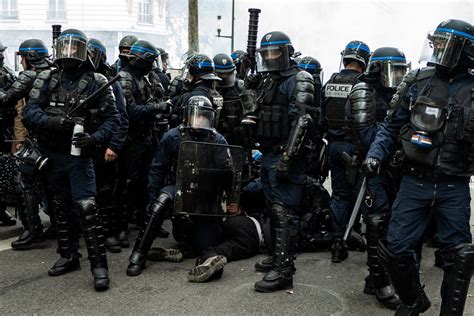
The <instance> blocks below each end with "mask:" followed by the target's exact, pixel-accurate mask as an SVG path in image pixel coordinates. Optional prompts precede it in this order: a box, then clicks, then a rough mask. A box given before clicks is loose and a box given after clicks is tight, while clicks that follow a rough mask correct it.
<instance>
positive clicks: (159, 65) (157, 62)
mask: <svg viewBox="0 0 474 316" xmlns="http://www.w3.org/2000/svg"><path fill="white" fill-rule="evenodd" d="M153 69H157V70H158V71H163V62H162V61H161V56H159V55H158V57H157V58H156V59H155V61H154V62H153Z"/></svg>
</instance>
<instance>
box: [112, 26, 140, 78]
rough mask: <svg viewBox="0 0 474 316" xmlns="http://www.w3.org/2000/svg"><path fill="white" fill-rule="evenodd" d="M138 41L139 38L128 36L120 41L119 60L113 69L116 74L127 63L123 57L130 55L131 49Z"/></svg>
mask: <svg viewBox="0 0 474 316" xmlns="http://www.w3.org/2000/svg"><path fill="white" fill-rule="evenodd" d="M136 41H138V37H136V36H135V35H126V36H124V37H122V39H121V40H120V42H119V58H118V59H117V60H116V61H115V63H114V64H113V65H112V69H113V71H114V72H115V73H116V74H117V73H118V72H119V71H120V70H121V69H122V68H123V67H124V66H125V65H124V63H125V62H126V61H127V59H126V58H123V57H122V56H123V55H128V54H130V49H131V48H132V46H133V44H135V42H136Z"/></svg>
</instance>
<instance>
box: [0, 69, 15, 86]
mask: <svg viewBox="0 0 474 316" xmlns="http://www.w3.org/2000/svg"><path fill="white" fill-rule="evenodd" d="M13 82H15V75H14V74H13V72H12V71H11V70H10V69H8V68H6V66H0V90H3V91H6V90H8V88H10V86H11V85H12V84H13Z"/></svg>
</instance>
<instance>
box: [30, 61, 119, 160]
mask: <svg viewBox="0 0 474 316" xmlns="http://www.w3.org/2000/svg"><path fill="white" fill-rule="evenodd" d="M106 83H107V79H106V78H105V77H104V76H103V75H101V74H97V73H93V72H91V71H87V70H82V71H81V70H79V71H78V72H77V73H66V72H63V71H62V70H46V71H43V72H41V73H40V74H39V75H38V78H37V79H36V81H35V82H34V84H33V88H32V89H31V91H30V94H29V100H28V103H27V104H26V106H25V109H24V112H23V123H24V124H25V126H26V127H28V128H32V129H33V130H36V131H37V135H38V138H39V141H40V142H41V143H43V145H44V146H47V147H49V148H50V149H51V150H52V151H56V152H61V153H66V152H68V151H69V150H70V146H71V138H72V135H69V134H67V133H58V132H57V131H52V130H49V129H48V124H47V123H48V118H49V117H53V116H62V117H64V116H66V115H69V111H70V110H71V108H73V107H75V105H76V104H77V103H78V102H81V101H83V100H85V99H86V98H87V96H89V95H91V94H92V93H93V92H94V91H96V90H97V89H98V88H99V87H101V86H103V85H105V84H106ZM71 116H72V117H73V118H75V117H77V118H82V119H84V128H85V132H87V133H89V134H91V137H92V140H93V142H94V143H95V144H103V143H106V142H108V141H109V140H110V137H111V136H112V134H114V133H116V132H117V129H118V124H119V119H118V112H117V109H116V107H115V97H114V94H113V92H112V88H110V87H109V88H108V89H106V90H105V91H103V92H102V93H101V94H100V95H98V96H97V98H96V99H95V100H94V101H93V102H89V103H88V104H87V105H84V106H81V107H80V108H78V109H77V110H76V111H75V112H74V113H73V114H71Z"/></svg>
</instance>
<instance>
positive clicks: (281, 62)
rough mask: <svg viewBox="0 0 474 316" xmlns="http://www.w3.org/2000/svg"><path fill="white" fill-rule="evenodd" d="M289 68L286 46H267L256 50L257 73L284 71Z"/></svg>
mask: <svg viewBox="0 0 474 316" xmlns="http://www.w3.org/2000/svg"><path fill="white" fill-rule="evenodd" d="M289 66H290V54H289V50H288V47H287V46H278V45H269V46H265V47H262V48H260V49H259V50H258V55H257V71H258V72H269V71H278V70H286V69H288V68H289Z"/></svg>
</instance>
